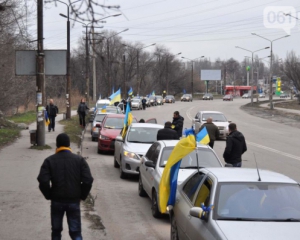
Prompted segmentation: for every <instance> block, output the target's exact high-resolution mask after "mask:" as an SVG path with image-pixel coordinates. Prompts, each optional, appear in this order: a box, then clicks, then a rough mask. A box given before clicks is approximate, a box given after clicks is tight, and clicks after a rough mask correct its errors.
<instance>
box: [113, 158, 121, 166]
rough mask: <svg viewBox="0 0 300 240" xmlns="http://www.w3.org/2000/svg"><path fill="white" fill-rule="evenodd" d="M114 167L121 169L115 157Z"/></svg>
mask: <svg viewBox="0 0 300 240" xmlns="http://www.w3.org/2000/svg"><path fill="white" fill-rule="evenodd" d="M114 167H115V168H119V167H120V165H119V163H118V162H117V160H116V157H114Z"/></svg>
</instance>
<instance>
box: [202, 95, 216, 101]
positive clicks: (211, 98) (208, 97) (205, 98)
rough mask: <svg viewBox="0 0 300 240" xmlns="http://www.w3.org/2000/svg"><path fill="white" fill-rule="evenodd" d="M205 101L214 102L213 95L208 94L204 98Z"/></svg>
mask: <svg viewBox="0 0 300 240" xmlns="http://www.w3.org/2000/svg"><path fill="white" fill-rule="evenodd" d="M202 99H203V100H214V96H213V95H212V94H211V93H206V94H204V95H203V97H202Z"/></svg>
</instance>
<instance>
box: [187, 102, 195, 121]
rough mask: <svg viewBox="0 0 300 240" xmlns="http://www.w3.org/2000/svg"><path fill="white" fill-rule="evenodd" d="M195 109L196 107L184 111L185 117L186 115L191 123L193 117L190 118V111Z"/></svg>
mask: <svg viewBox="0 0 300 240" xmlns="http://www.w3.org/2000/svg"><path fill="white" fill-rule="evenodd" d="M195 107H196V106H194V107H191V108H189V109H188V110H187V111H186V115H187V117H188V119H190V120H191V121H192V120H193V117H191V111H192V109H193V108H195Z"/></svg>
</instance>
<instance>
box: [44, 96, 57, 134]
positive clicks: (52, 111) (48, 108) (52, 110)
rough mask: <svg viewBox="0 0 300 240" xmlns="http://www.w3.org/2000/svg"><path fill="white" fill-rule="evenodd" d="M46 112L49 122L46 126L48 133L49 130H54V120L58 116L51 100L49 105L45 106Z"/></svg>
mask: <svg viewBox="0 0 300 240" xmlns="http://www.w3.org/2000/svg"><path fill="white" fill-rule="evenodd" d="M46 111H47V114H48V117H49V120H50V124H49V125H48V131H49V132H50V131H51V129H52V130H53V132H54V130H55V118H56V116H57V114H58V107H57V106H56V105H54V103H53V99H50V100H49V105H47V106H46Z"/></svg>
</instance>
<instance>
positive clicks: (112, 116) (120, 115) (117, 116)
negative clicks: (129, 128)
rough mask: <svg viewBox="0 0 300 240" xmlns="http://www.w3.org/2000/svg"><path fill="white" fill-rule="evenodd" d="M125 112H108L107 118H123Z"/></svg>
mask: <svg viewBox="0 0 300 240" xmlns="http://www.w3.org/2000/svg"><path fill="white" fill-rule="evenodd" d="M124 117H125V114H116V113H112V114H108V116H107V118H124Z"/></svg>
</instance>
